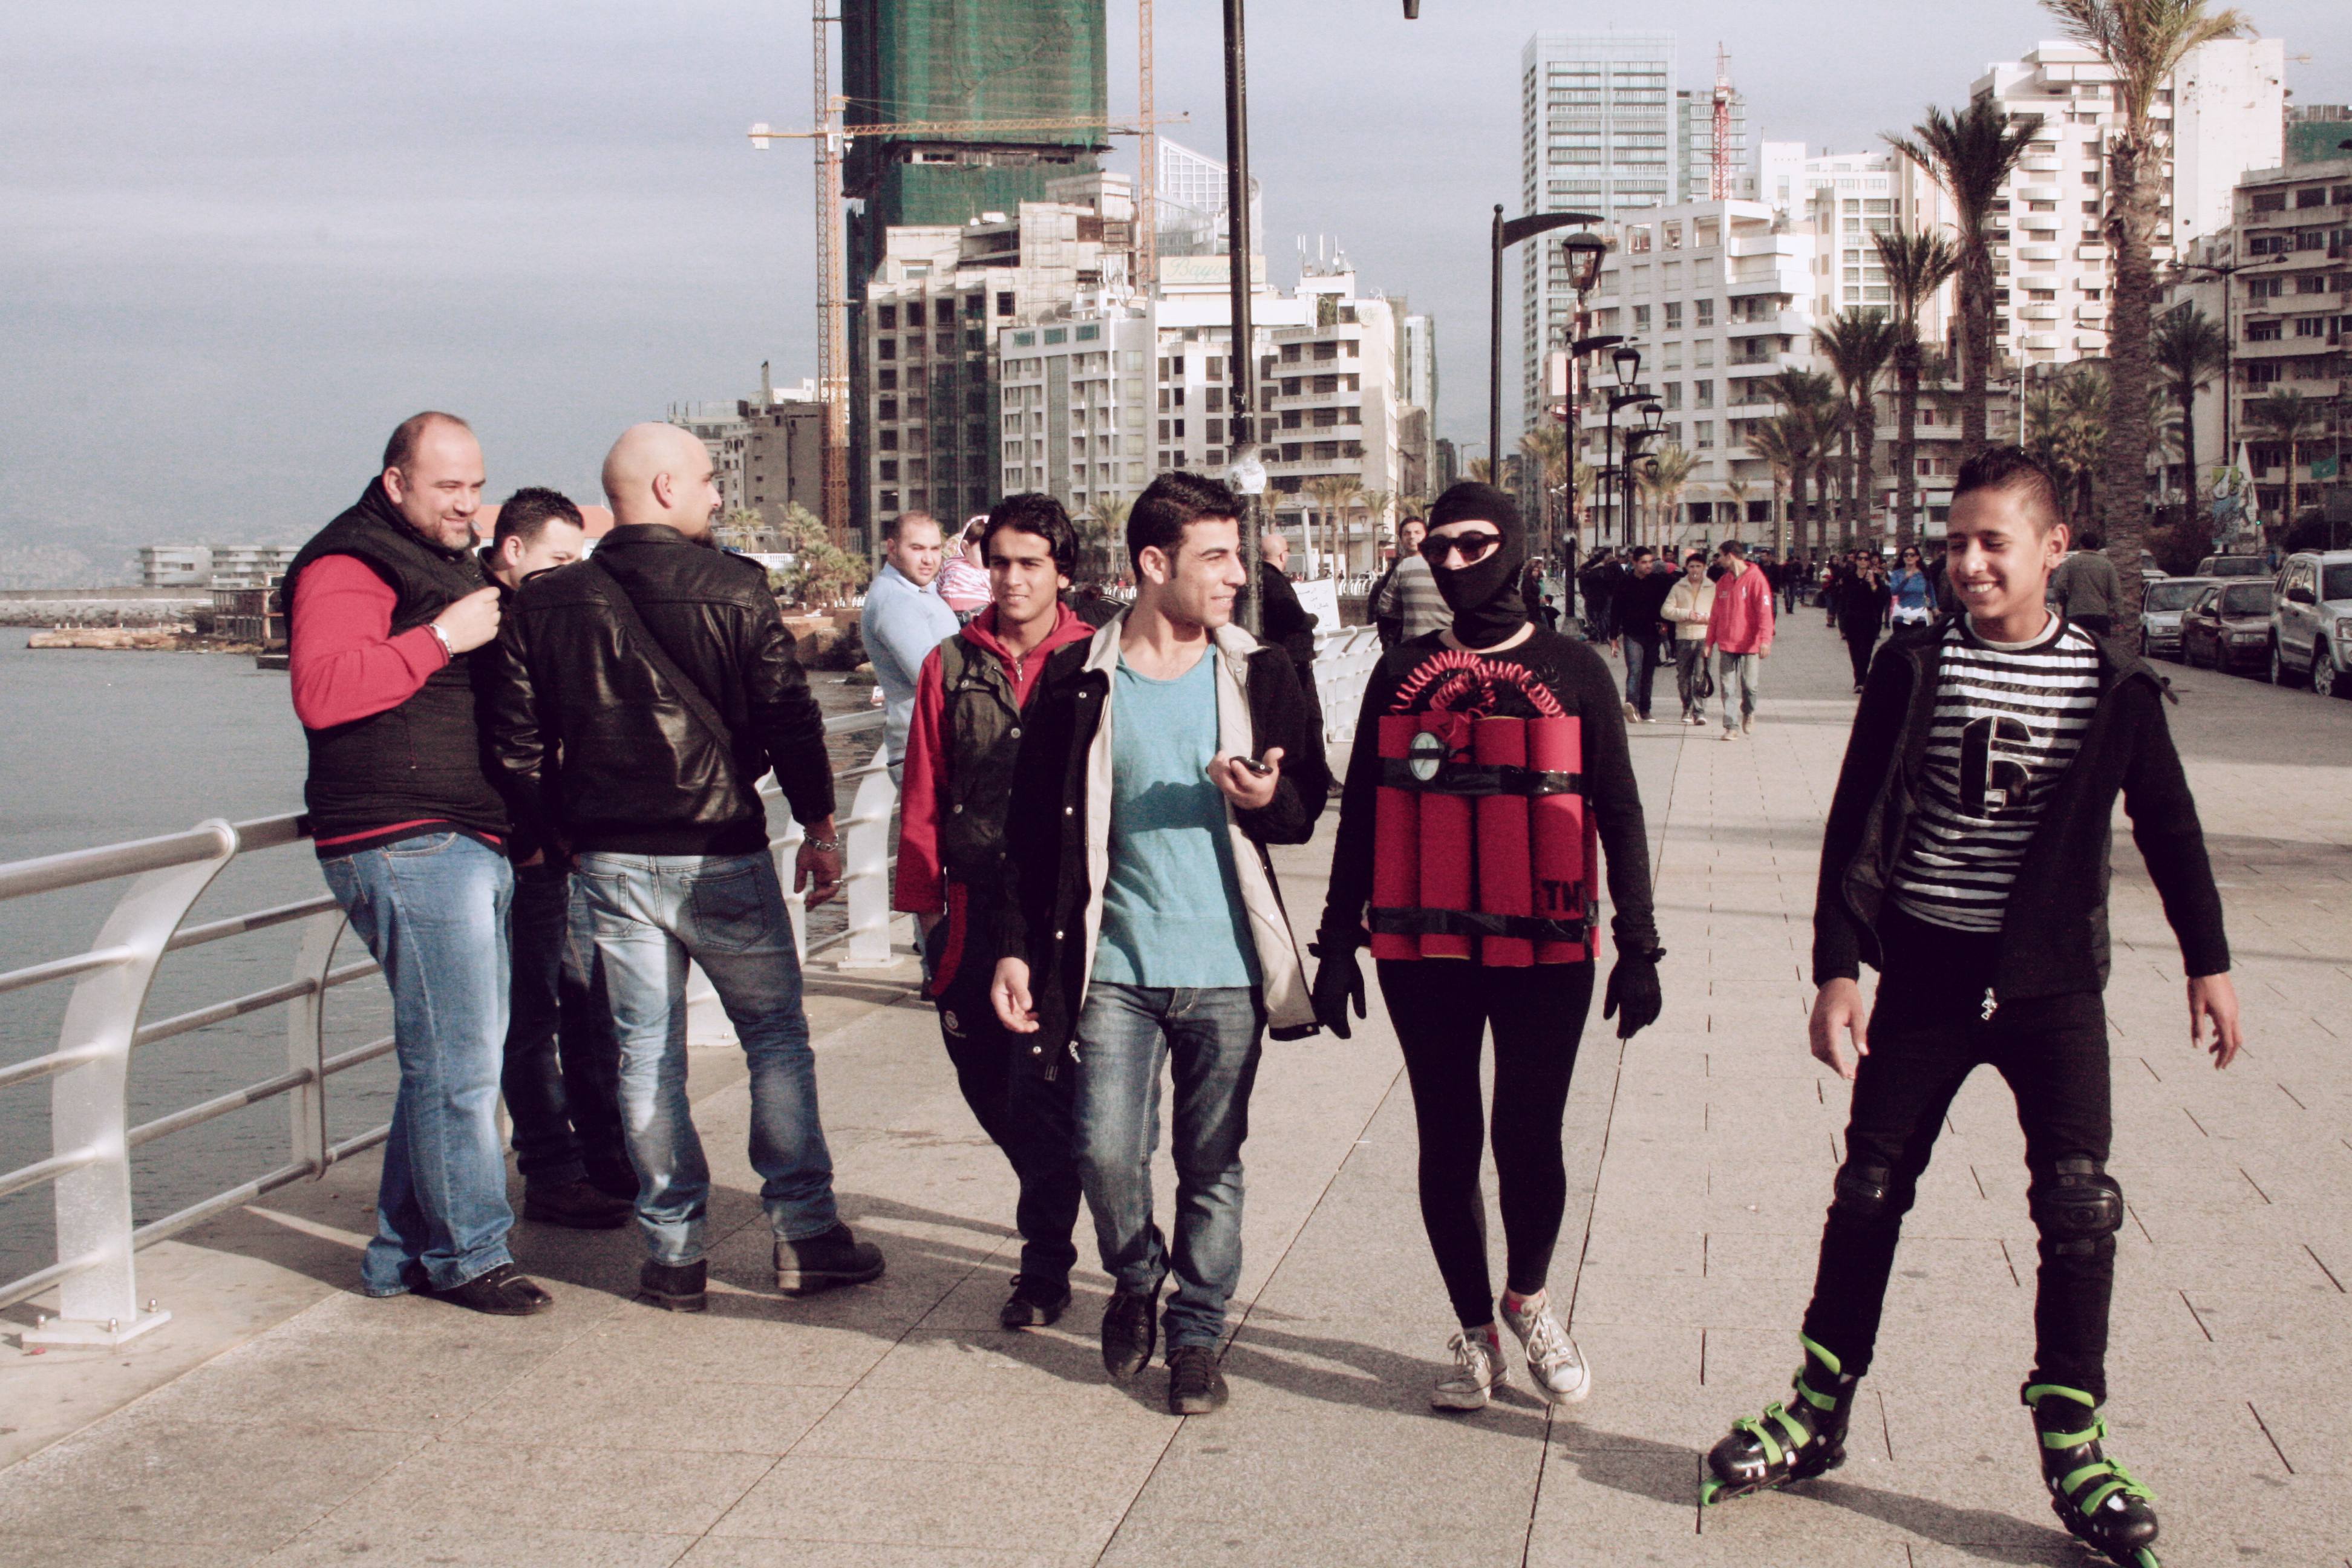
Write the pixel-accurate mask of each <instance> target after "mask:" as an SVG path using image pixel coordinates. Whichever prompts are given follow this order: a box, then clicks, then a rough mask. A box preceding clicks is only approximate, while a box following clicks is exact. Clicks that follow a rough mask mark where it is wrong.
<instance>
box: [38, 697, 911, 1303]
mask: <svg viewBox="0 0 2352 1568" xmlns="http://www.w3.org/2000/svg"><path fill="white" fill-rule="evenodd" d="M882 721H883V716H882V714H881V713H880V712H879V711H878V710H877V711H874V712H863V713H852V714H845V715H843V716H841V717H838V718H835V719H831V720H828V721H826V724H825V730H826V732H827V733H828V734H832V735H842V734H848V733H853V732H860V731H871V730H878V729H880V728H881V726H882ZM840 776H841V778H842V779H843V780H845V781H846V780H849V779H855V780H856V781H857V784H856V790H855V792H854V793H853V795H852V797H851V805H850V811H849V815H848V816H847V817H846V818H845V819H843V820H842V821H841V823H840V824H839V826H840V829H841V832H842V835H843V846H842V847H843V858H844V861H845V866H844V873H845V874H844V883H845V886H844V889H843V890H844V893H845V903H846V906H847V911H846V912H847V922H846V924H845V927H844V929H842V930H841V931H835V932H832V933H830V934H829V935H827V936H825V937H823V938H821V939H819V940H817V941H815V942H811V941H810V940H809V937H808V922H807V910H806V909H805V907H804V904H803V899H802V897H801V896H800V895H799V894H797V893H793V892H792V891H791V888H792V865H793V858H794V857H795V856H796V855H797V854H798V852H799V849H800V845H801V840H802V837H803V835H802V832H801V827H800V825H799V824H798V823H793V824H792V825H791V826H790V827H789V828H788V830H787V831H786V832H784V833H783V834H781V835H779V836H778V837H776V838H775V839H774V840H773V841H772V845H771V850H772V853H773V854H774V855H775V857H776V859H777V865H778V869H779V871H780V873H781V874H782V879H783V882H784V887H785V889H786V902H787V905H788V907H789V909H790V910H791V911H792V920H793V936H794V939H795V942H797V944H798V945H799V947H800V949H801V952H802V955H803V958H806V957H807V956H809V955H810V954H812V953H814V952H824V951H825V950H827V949H829V948H832V947H835V946H836V945H838V946H841V947H843V948H845V953H844V956H843V958H842V959H841V961H840V963H841V965H842V967H844V968H865V967H873V966H876V965H879V964H886V963H889V962H890V885H889V883H890V863H891V854H890V851H891V847H892V845H891V826H890V824H891V818H892V816H893V814H894V809H895V806H896V805H897V796H896V791H895V790H894V789H893V788H892V785H891V783H890V774H889V772H888V769H887V766H886V765H885V763H884V760H883V759H882V758H881V756H880V754H879V752H878V749H877V754H876V757H875V759H874V760H873V761H870V762H868V763H865V764H864V765H862V766H859V767H856V768H853V769H850V770H848V771H846V772H845V773H843V774H841V775H840ZM764 793H767V794H770V795H772V794H773V793H774V786H773V784H769V785H767V786H766V789H765V791H764ZM309 837H310V832H309V828H308V826H307V824H306V823H305V821H304V819H303V818H302V817H301V816H299V814H296V813H287V814H285V815H283V816H265V817H257V818H255V819H254V820H252V821H249V822H236V823H232V822H227V821H224V820H221V819H218V818H215V819H214V820H212V821H209V822H205V823H201V824H199V825H198V826H195V827H194V828H191V829H189V830H188V831H187V832H184V833H170V834H165V835H163V836H162V837H155V838H142V839H136V840H133V841H131V842H129V843H124V844H110V845H104V846H101V847H97V848H92V849H77V850H71V851H68V852H67V853H65V854H60V855H49V856H44V857H41V858H37V859H31V860H19V861H16V862H14V863H11V864H7V865H0V902H5V901H7V900H14V899H24V898H31V897H35V896H37V895H39V894H42V893H51V892H58V891H62V890H64V889H71V888H79V887H86V886H89V884H92V883H97V882H106V881H112V880H116V879H121V878H125V877H128V878H130V879H131V884H130V886H129V887H128V888H126V889H123V892H122V895H121V898H119V899H118V900H116V901H115V905H114V908H113V910H111V912H110V913H109V915H108V916H107V918H106V921H105V922H104V924H103V925H102V926H101V927H100V931H99V933H98V936H97V939H96V940H95V941H94V942H91V943H90V945H89V948H88V949H86V950H85V951H83V952H78V953H74V954H71V955H69V956H67V957H63V958H54V959H49V960H47V961H45V962H43V963H33V964H26V965H25V966H24V967H22V968H18V969H13V970H9V971H7V972H5V973H0V995H5V994H8V993H11V992H16V991H22V990H26V989H29V988H31V987H34V986H37V985H46V984H55V983H58V982H65V981H71V982H72V983H73V992H72V994H71V995H70V997H68V1001H67V1003H66V1008H65V1016H64V1020H63V1022H62V1024H61V1025H60V1026H59V1028H58V1047H57V1049H55V1050H53V1051H50V1052H47V1054H45V1055H42V1056H37V1057H34V1058H31V1059H29V1060H26V1061H21V1062H15V1063H11V1064H9V1065H8V1066H6V1067H5V1068H0V1089H9V1088H13V1087H16V1086H18V1085H23V1084H28V1083H35V1082H38V1081H39V1080H41V1079H48V1080H49V1142H50V1153H49V1157H48V1158H47V1159H45V1160H37V1161H35V1162H34V1163H30V1164H27V1165H21V1166H18V1167H17V1168H16V1169H14V1170H10V1171H5V1172H0V1197H6V1196H8V1195H9V1194H15V1193H20V1192H24V1191H26V1190H27V1189H30V1188H33V1187H37V1186H40V1185H42V1184H48V1185H49V1186H50V1187H51V1188H52V1189H53V1193H54V1196H55V1202H56V1213H57V1222H56V1224H57V1245H56V1259H55V1261H53V1262H51V1263H50V1264H48V1265H47V1267H46V1268H37V1269H35V1270H34V1271H33V1272H32V1273H30V1274H26V1275H24V1276H23V1277H21V1278H19V1279H13V1280H9V1281H7V1282H5V1283H0V1308H5V1307H9V1306H13V1305H15V1304H16V1303H17V1302H19V1301H23V1300H27V1299H29V1298H31V1297H34V1296H37V1295H40V1294H41V1293H43V1292H44V1291H47V1290H50V1289H55V1290H56V1291H57V1292H58V1310H57V1311H56V1312H55V1313H54V1314H44V1315H43V1317H42V1319H41V1321H39V1322H38V1323H37V1326H36V1327H34V1328H33V1329H30V1330H28V1331H26V1333H25V1335H24V1343H25V1344H26V1345H28V1346H39V1345H79V1346H112V1345H117V1344H121V1343H122V1342H124V1341H126V1340H129V1339H131V1338H132V1337H134V1336H136V1335H138V1334H141V1333H144V1332H145V1331H148V1330H150V1329H152V1328H155V1327H158V1326H159V1325H161V1324H163V1323H164V1322H166V1321H169V1320H170V1318H171V1313H170V1312H169V1311H167V1310H164V1309H163V1307H162V1306H161V1304H160V1303H158V1302H156V1301H154V1300H146V1301H142V1300H141V1299H140V1295H139V1287H138V1271H137V1263H136V1254H137V1253H138V1251H139V1250H140V1249H141V1248H142V1247H149V1246H152V1245H153V1244H154V1243H156V1242H158V1241H162V1240H163V1239H165V1238H166V1237H173V1236H176V1235H178V1234H179V1233H180V1232H181V1231H184V1230H186V1229H187V1228H188V1227H189V1226H194V1225H199V1224H202V1223H203V1222H204V1221H205V1220H208V1219H211V1218H212V1217H214V1216H215V1215H220V1214H223V1213H226V1211H228V1210H230V1209H233V1208H236V1207H238V1206H240V1205H244V1204H247V1203H250V1202H252V1201H253V1200H254V1199H255V1198H257V1197H259V1196H261V1195H262V1194H266V1193H269V1192H273V1191H275V1190H276V1189H278V1188H279V1187H282V1186H285V1185H287V1184H289V1183H291V1182H295V1181H298V1180H300V1179H301V1178H303V1177H305V1176H308V1177H311V1178H313V1179H316V1178H317V1177H320V1176H323V1175H324V1174H326V1173H327V1171H328V1170H329V1168H331V1166H332V1165H334V1164H335V1163H336V1162H337V1161H340V1160H343V1159H347V1158H349V1157H350V1156H351V1155H353V1154H356V1153H359V1152H362V1151H363V1150H366V1149H371V1148H373V1147H374V1146H375V1145H376V1144H378V1143H381V1142H383V1141H384V1139H385V1137H386V1136H387V1135H388V1133H389V1132H390V1131H391V1128H390V1126H389V1124H385V1125H382V1126H377V1127H373V1128H371V1129H369V1130H368V1131H363V1132H360V1133H358V1134H356V1135H354V1136H352V1137H347V1138H343V1139H341V1140H337V1139H334V1138H332V1137H331V1135H330V1133H329V1131H328V1117H327V1094H328V1084H329V1080H331V1079H333V1078H334V1077H336V1076H337V1075H338V1074H341V1073H344V1072H348V1071H350V1070H351V1069H352V1068H356V1067H359V1066H361V1065H362V1063H365V1062H370V1061H373V1060H375V1059H376V1058H379V1057H382V1056H384V1055H386V1054H388V1053H389V1052H390V1051H391V1050H392V1048H393V1041H392V1037H391V1036H389V1035H387V1036H385V1037H383V1038H381V1039H376V1040H371V1041H369V1042H367V1043H366V1044H364V1045H361V1046H358V1047H353V1048H351V1049H348V1050H342V1051H338V1052H333V1053H330V1051H329V1050H328V1045H327V1028H326V1017H327V1008H326V1002H327V994H328V993H329V992H331V991H332V990H335V989H336V988H338V987H340V986H344V985H348V984H352V982H353V981H357V980H362V979H365V978H366V977H368V976H369V975H372V974H375V973H379V970H378V966H377V964H376V963H375V962H374V961H373V960H372V959H363V960H361V961H359V962H356V963H343V964H336V963H334V962H333V959H334V953H335V949H336V945H337V942H339V940H340V939H341V936H342V933H343V929H344V926H345V924H346V922H345V920H344V917H343V912H342V910H341V908H340V907H339V906H338V905H337V904H336V902H335V900H334V899H333V898H332V897H331V895H329V894H326V893H323V892H322V893H319V894H317V895H314V896H313V897H310V898H307V899H298V900H294V901H293V902H291V903H283V904H278V905H274V906H271V907H269V908H266V909H259V910H251V911H249V912H247V913H245V914H238V915H231V916H227V917H226V918H223V919H219V920H211V921H204V922H202V923H200V924H194V925H191V924H189V923H188V918H187V917H188V912H189V910H191V909H193V908H194V905H195V902H196V900H198V899H199V898H200V897H202V896H203V894H204V892H205V889H207V888H209V887H210V886H211V885H212V883H213V881H214V879H215V878H216V877H217V876H219V874H220V873H221V871H222V870H223V869H225V868H226V867H227V866H228V865H229V864H230V863H231V862H232V861H234V860H236V858H238V857H240V856H245V855H251V854H257V853H259V852H262V851H265V850H270V849H278V848H283V847H287V846H289V845H295V844H299V843H302V842H304V841H305V840H307V839H308V838H309ZM280 925H295V926H298V927H299V931H300V938H299V942H297V943H296V951H295V954H294V959H293V966H292V967H293V975H292V978H291V979H289V980H288V981H286V982H285V983H283V984H278V985H271V986H267V987H264V988H263V989H261V990H258V991H252V992H248V993H247V994H244V995H241V996H234V997H231V998H229V999H227V1000H226V1001H222V1002H215V1003H212V1004H210V1005H205V1006H201V1007H197V1008H194V1009H193V1010H191V1011H188V1012H184V1013H180V1014H176V1015H174V1016H170V1017H165V1018H158V1019H154V1020H152V1021H151V1020H149V1019H148V1018H147V1017H146V1011H147V1005H148V1001H149V995H150V992H151V991H152V987H153V984H154V979H155V973H156V970H157V968H158V967H159V966H160V965H161V963H163V958H164V956H165V955H166V954H168V953H173V952H184V951H185V950H187V949H189V948H194V947H201V946H204V945H205V944H207V943H210V942H220V941H223V940H225V939H226V938H229V937H235V936H243V935H246V934H247V933H249V932H253V931H266V930H268V929H269V928H271V927H273V926H280ZM279 1006H283V1007H286V1008H287V1009H288V1015H287V1030H286V1035H287V1060H286V1070H285V1071H283V1072H280V1073H276V1074H273V1075H272V1076H270V1077H268V1078H265V1079H261V1080H260V1081H259V1082H257V1083H249V1084H247V1085H245V1086H244V1087H243V1088H241V1089H233V1090H231V1091H229V1092H228V1093H226V1094H220V1095H215V1096H214V1097H212V1098H211V1099H208V1100H202V1101H200V1102H198V1103H196V1104H194V1105H190V1106H186V1107H184V1108H183V1109H181V1110H176V1111H173V1112H172V1113H171V1114H169V1115H165V1116H160V1117H157V1118H155V1119H154V1120H152V1121H145V1122H142V1123H140V1124H138V1125H136V1126H133V1125H131V1121H130V1103H131V1101H130V1093H129V1089H130V1083H131V1062H132V1058H133V1056H134V1055H135V1054H136V1053H138V1052H141V1051H143V1050H145V1049H147V1048H148V1047H153V1046H158V1045H161V1044H163V1042H165V1041H167V1040H172V1039H174V1038H177V1037H181V1036H184V1035H187V1034H191V1033H193V1032H194V1031H195V1030H198V1029H202V1028H205V1027H206V1026H211V1025H215V1024H220V1023H225V1022H227V1021H228V1020H230V1019H234V1018H239V1017H243V1016H247V1015H248V1014H253V1013H258V1012H262V1011H265V1010H266V1009H268V1008H272V1007H279ZM280 1097H284V1098H285V1099H286V1100H287V1102H288V1118H289V1130H290V1146H289V1156H290V1157H289V1159H288V1160H287V1161H286V1162H285V1163H282V1164H280V1165H278V1167H277V1168H275V1169H274V1170H271V1171H268V1172H267V1173H264V1174H262V1175H259V1176H256V1177H254V1178H252V1179H251V1180H249V1181H246V1182H241V1183H239V1184H236V1185H235V1186H232V1187H229V1188H227V1189H226V1190H225V1191H222V1192H217V1193H215V1194H212V1195H210V1196H208V1197H205V1198H203V1199H200V1200H198V1201H197V1202H195V1203H192V1204H190V1205H187V1206H185V1207H184V1208H182V1209H179V1210H178V1211H176V1212H175V1213H173V1214H169V1215H163V1217H161V1218H158V1219H153V1220H150V1221H149V1222H147V1223H146V1224H144V1225H136V1224H134V1223H133V1220H132V1201H131V1200H132V1194H131V1151H133V1150H135V1149H138V1148H141V1147H142V1146H143V1145H145V1144H148V1143H151V1142H155V1141H156V1140H158V1139H161V1138H166V1137H169V1136H170V1135H171V1134H173V1133H174V1132H182V1131H186V1130H188V1129H189V1128H192V1127H197V1126H201V1125H202V1124H204V1123H205V1122H207V1121H213V1120H215V1118H217V1117H222V1116H226V1115H227V1114H229V1113H230V1112H231V1111H235V1110H244V1109H245V1108H247V1107H248V1106H252V1105H258V1104H260V1103H262V1102H263V1101H265V1100H275V1099H278V1098H280Z"/></svg>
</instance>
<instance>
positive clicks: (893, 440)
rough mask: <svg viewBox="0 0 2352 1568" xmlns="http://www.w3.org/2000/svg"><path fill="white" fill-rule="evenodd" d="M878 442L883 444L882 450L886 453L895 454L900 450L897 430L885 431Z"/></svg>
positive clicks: (878, 438)
mask: <svg viewBox="0 0 2352 1568" xmlns="http://www.w3.org/2000/svg"><path fill="white" fill-rule="evenodd" d="M877 440H878V441H879V442H880V444H881V447H882V450H884V451H886V452H895V451H897V450H898V432H897V431H896V430H885V431H883V432H882V434H881V435H880V436H879V437H877Z"/></svg>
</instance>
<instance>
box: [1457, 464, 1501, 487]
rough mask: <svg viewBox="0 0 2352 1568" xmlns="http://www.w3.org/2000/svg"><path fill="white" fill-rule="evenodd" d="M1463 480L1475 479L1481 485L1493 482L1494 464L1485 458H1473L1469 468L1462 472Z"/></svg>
mask: <svg viewBox="0 0 2352 1568" xmlns="http://www.w3.org/2000/svg"><path fill="white" fill-rule="evenodd" d="M1462 473H1463V477H1464V478H1465V479H1475V480H1477V481H1478V482H1479V483H1480V484H1482V485H1490V484H1493V483H1494V482H1495V464H1494V461H1493V459H1491V458H1471V459H1470V466H1469V467H1468V468H1465V469H1463V470H1462Z"/></svg>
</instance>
